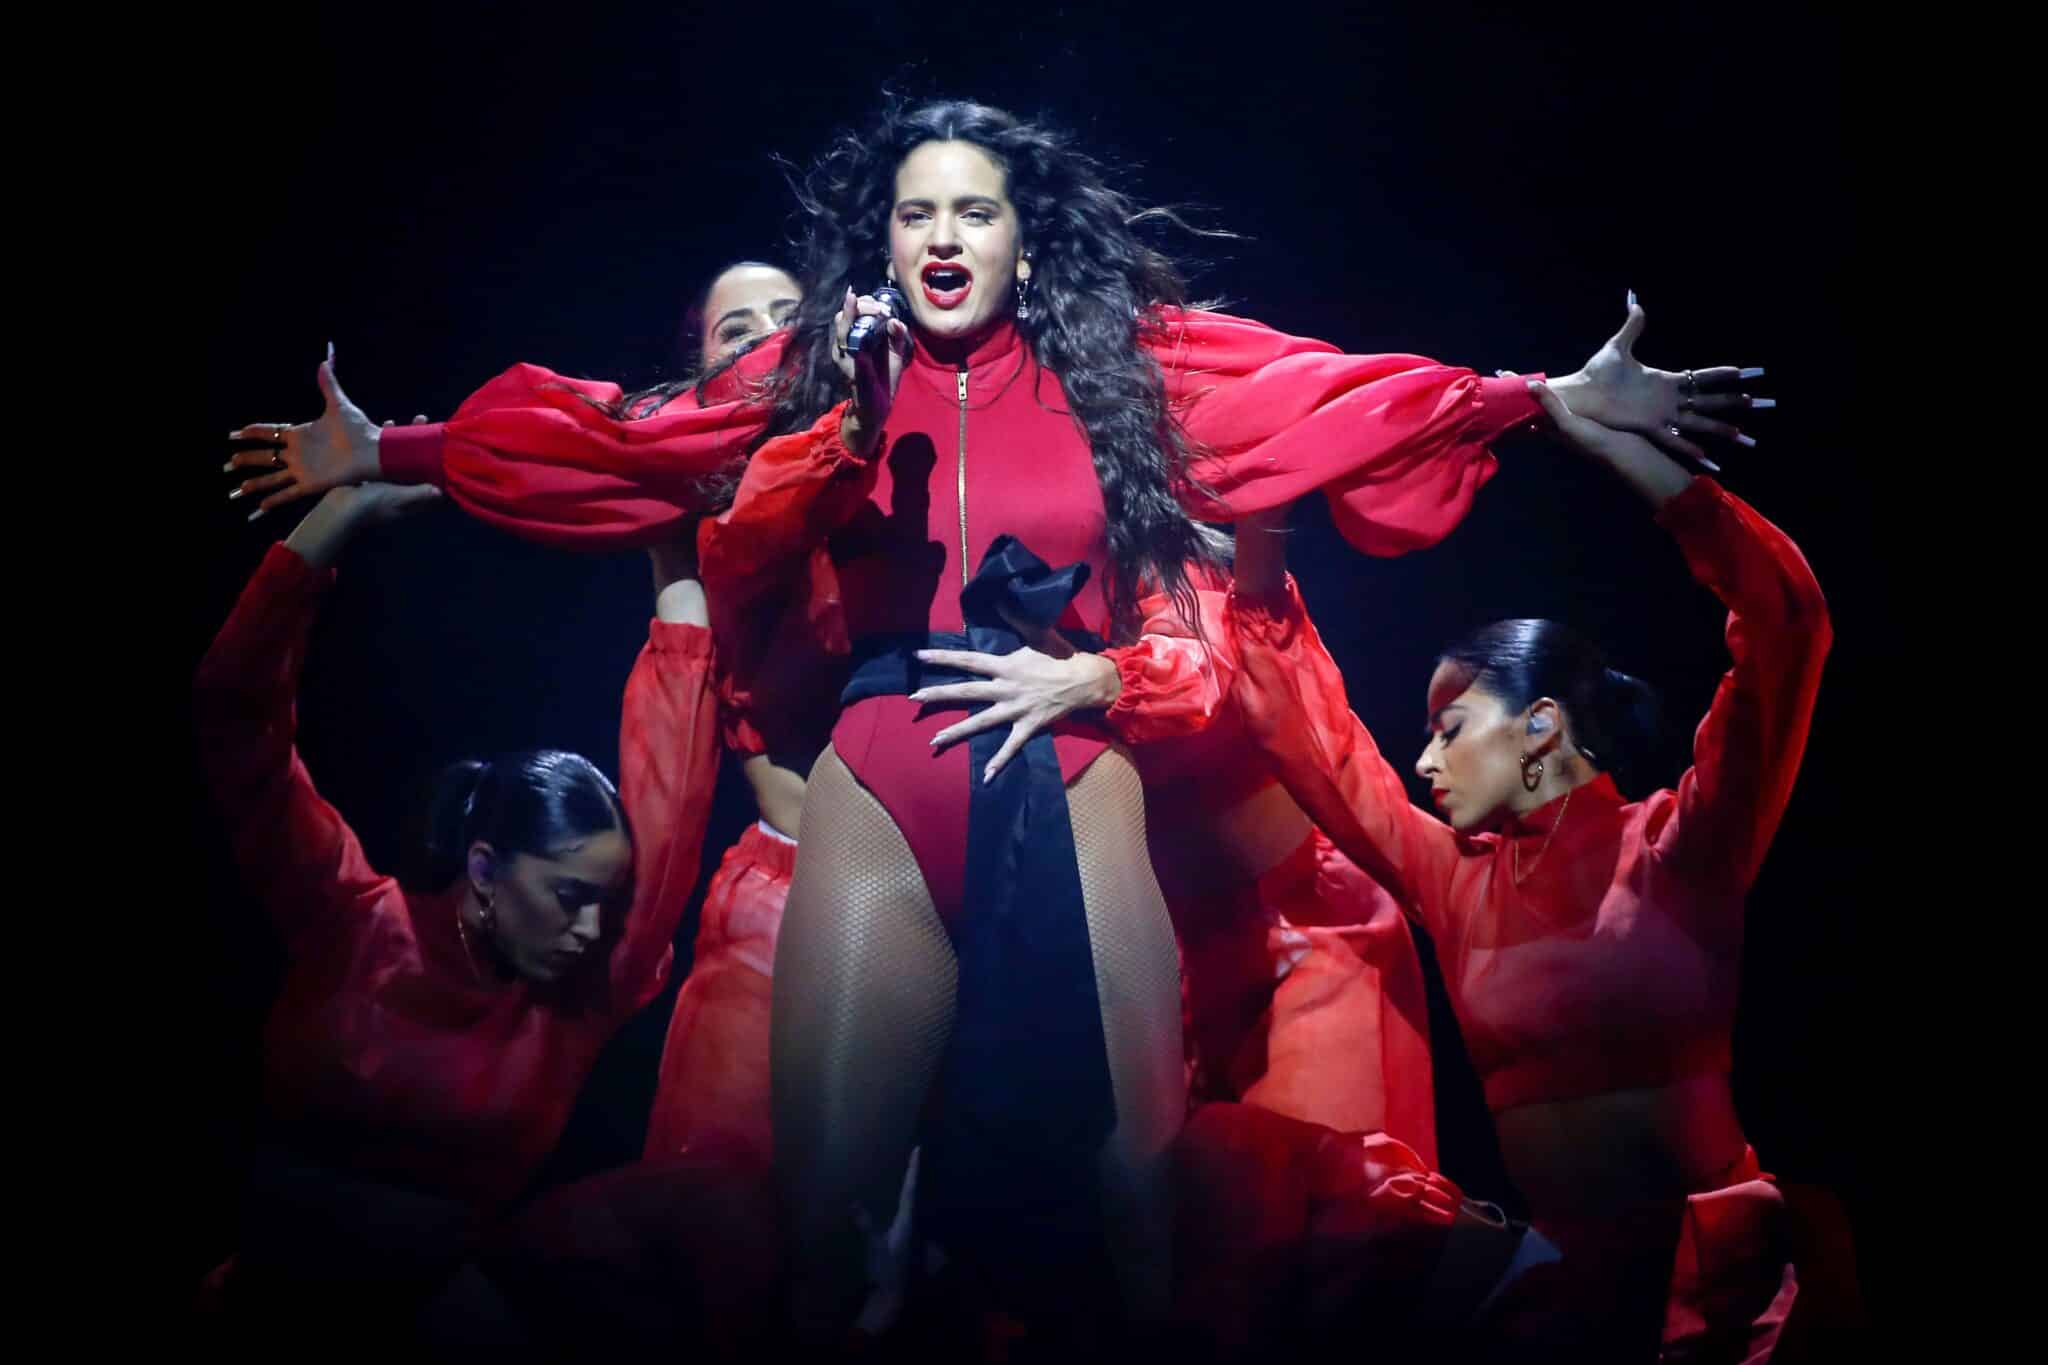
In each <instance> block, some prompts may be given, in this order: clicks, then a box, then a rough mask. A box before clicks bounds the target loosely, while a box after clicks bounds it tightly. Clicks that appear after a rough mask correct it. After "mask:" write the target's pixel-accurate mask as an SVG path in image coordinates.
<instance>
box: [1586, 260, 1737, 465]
mask: <svg viewBox="0 0 2048 1365" xmlns="http://www.w3.org/2000/svg"><path fill="white" fill-rule="evenodd" d="M1645 321H1646V318H1645V315H1644V313H1643V307H1642V305H1641V304H1640V303H1637V302H1636V296H1635V292H1634V291H1633V290H1631V291H1630V292H1629V296H1628V318H1627V320H1626V321H1624V322H1623V323H1622V325H1621V330H1619V331H1618V332H1616V333H1615V334H1614V335H1613V336H1611V337H1609V338H1608V339H1607V341H1606V342H1605V344H1603V345H1602V346H1601V347H1600V349H1599V350H1597V351H1595V352H1594V353H1593V357H1592V359H1590V360H1588V361H1587V362H1586V363H1585V364H1584V365H1583V366H1581V367H1580V369H1579V371H1578V372H1577V373H1576V374H1570V375H1566V376H1564V377H1562V378H1558V379H1553V380H1551V381H1550V384H1551V387H1552V388H1554V389H1556V390H1557V392H1558V394H1559V395H1560V396H1561V397H1562V398H1564V400H1565V402H1566V403H1567V405H1569V406H1570V408H1571V410H1572V411H1573V412H1574V413H1576V414H1577V415H1579V416H1580V417H1584V418H1588V419H1590V420H1591V421H1594V422H1598V423H1599V424H1600V425H1602V426H1606V427H1613V428H1615V429H1617V430H1620V431H1633V432H1636V433H1638V434H1640V435H1643V436H1647V437H1648V438H1649V439H1650V440H1651V441H1653V442H1655V443H1656V444H1657V445H1658V446H1659V447H1661V448H1662V449H1664V450H1667V451H1670V452H1672V453H1673V454H1677V455H1682V456H1684V457H1685V458H1687V459H1689V460H1694V461H1697V462H1699V463H1701V464H1703V465H1705V466H1706V467H1707V468H1709V469H1713V468H1717V466H1715V465H1714V463H1713V462H1712V461H1711V460H1709V459H1707V456H1706V452H1705V451H1704V450H1702V449H1701V448H1700V446H1699V445H1698V443H1697V441H1696V440H1695V439H1694V438H1704V437H1715V438H1719V439H1723V440H1729V441H1734V442H1736V443H1737V444H1740V445H1745V446H1754V445H1755V444H1756V442H1755V441H1754V440H1753V439H1751V438H1750V437H1749V436H1747V435H1745V434H1744V433H1743V431H1742V429H1741V427H1739V426H1737V425H1735V423H1734V422H1732V421H1729V420H1725V419H1728V418H1734V417H1739V416H1741V415H1742V414H1744V413H1747V412H1752V411H1756V410H1758V409H1763V408H1771V407H1775V406H1776V405H1777V404H1776V400H1774V399H1770V398H1752V397H1751V396H1750V395H1748V394H1746V393H1742V392H1739V389H1740V386H1741V385H1742V384H1743V383H1744V382H1745V381H1747V380H1751V379H1760V378H1762V377H1763V369H1762V368H1761V367H1752V368H1747V369H1740V368H1737V367H1735V366H1733V365H1717V366H1714V367H1712V368H1710V369H1703V370H1678V371H1673V370H1659V369H1654V368H1652V367H1650V366H1648V365H1645V364H1643V363H1642V362H1641V361H1639V360H1637V359H1636V356H1635V347H1636V343H1637V342H1638V341H1639V340H1641V339H1642V335H1643V327H1644V324H1645Z"/></svg>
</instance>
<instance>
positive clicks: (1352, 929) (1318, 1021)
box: [1120, 576, 1436, 1166]
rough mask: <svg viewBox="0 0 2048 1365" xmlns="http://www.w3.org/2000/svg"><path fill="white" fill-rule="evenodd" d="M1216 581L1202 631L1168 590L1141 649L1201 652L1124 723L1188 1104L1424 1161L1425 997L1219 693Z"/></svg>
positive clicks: (1429, 1108)
mask: <svg viewBox="0 0 2048 1365" xmlns="http://www.w3.org/2000/svg"><path fill="white" fill-rule="evenodd" d="M1225 586H1226V583H1225V580H1224V579H1222V578H1221V577H1216V576H1209V577H1207V578H1205V580H1204V581H1203V582H1202V584H1201V586H1200V587H1199V588H1198V590H1197V594H1196V597H1197V603H1198V606H1199V616H1198V618H1197V620H1198V625H1199V629H1198V630H1189V629H1188V627H1187V625H1186V624H1185V623H1184V622H1183V621H1182V619H1181V616H1180V613H1179V610H1178V608H1177V607H1176V606H1175V604H1174V603H1173V602H1172V600H1171V599H1169V598H1167V597H1165V596H1163V595H1162V596H1154V597H1151V598H1148V599H1147V600H1146V602H1145V604H1144V611H1145V623H1144V630H1145V632H1146V640H1147V642H1148V644H1149V643H1150V642H1152V641H1155V640H1156V641H1160V642H1163V643H1164V644H1165V647H1168V648H1171V647H1173V646H1172V644H1171V641H1172V640H1173V638H1174V637H1176V636H1184V637H1185V638H1186V640H1187V641H1188V643H1189V644H1191V645H1196V646H1197V647H1198V648H1200V649H1201V654H1200V656H1199V660H1200V666H1199V668H1198V669H1195V670H1189V669H1188V668H1186V667H1185V666H1183V665H1182V664H1181V662H1180V661H1179V660H1172V661H1170V662H1169V663H1168V665H1167V671H1169V672H1170V673H1171V675H1172V676H1173V677H1175V678H1176V679H1177V680H1179V682H1180V685H1179V686H1177V687H1175V688H1174V689H1172V690H1171V691H1162V692H1161V694H1160V695H1159V696H1158V697H1157V698H1156V699H1155V701H1154V702H1153V704H1152V705H1151V706H1149V707H1148V708H1146V710H1145V711H1144V712H1143V713H1139V714H1134V715H1132V716H1131V717H1130V718H1129V719H1127V720H1126V721H1125V722H1124V724H1123V725H1122V726H1121V727H1120V729H1121V734H1122V738H1124V739H1125V740H1126V741H1128V742H1130V744H1131V745H1132V748H1131V757H1132V760H1133V761H1134V762H1135V763H1136V764H1137V766H1138V772H1139V774H1140V775H1141V776H1142V777H1143V778H1144V780H1145V831H1146V837H1147V840H1148V842H1149V844H1150V848H1151V855H1152V866H1153V868H1154V869H1155V870H1156V871H1157V873H1158V876H1159V885H1160V890H1161V891H1162V892H1163V893H1164V895H1165V897H1166V904H1167V908H1168V910H1169V911H1170V912H1171V914H1172V916H1173V922H1174V928H1175V930H1176V931H1177V932H1178V934H1179V936H1180V941H1181V954H1182V965H1183V970H1184V973H1185V978H1186V993H1187V1006H1186V1027H1187V1028H1188V1030H1189V1038H1188V1050H1189V1053H1190V1055H1191V1060H1192V1062H1193V1064H1194V1088H1193V1090H1192V1093H1191V1099H1192V1100H1194V1101H1196V1102H1200V1101H1205V1100H1242V1101H1243V1102H1245V1103H1247V1104H1252V1105H1257V1106H1258V1107H1260V1108H1263V1109H1268V1110H1271V1111H1272V1112H1274V1113H1279V1114H1286V1115H1288V1116H1290V1117H1292V1118H1297V1119H1301V1120H1304V1121H1306V1122H1310V1123H1317V1124H1321V1125H1323V1126H1325V1127H1328V1128H1333V1129H1336V1130H1338V1131H1339V1132H1360V1133H1362V1132H1383V1133H1386V1134H1388V1135H1389V1136H1392V1137H1394V1138H1396V1139H1398V1140H1399V1141H1401V1142H1403V1143H1405V1144H1407V1145H1408V1146H1409V1147H1410V1148H1412V1149H1413V1150H1414V1151H1415V1152H1416V1153H1418V1154H1419V1155H1420V1157H1421V1159H1422V1160H1423V1161H1424V1162H1425V1163H1427V1164H1428V1165H1430V1166H1434V1165H1435V1164H1436V1096H1435V1087H1434V1084H1433V1082H1432V1078H1431V1073H1430V1056H1429V1018H1428V1002H1427V1000H1426V998H1425V995H1424V989H1423V981H1422V966H1421V963H1420V961H1419V960H1418V958H1417V956H1416V951H1415V940H1414V938H1413V936H1412V935H1411V934H1410V933H1409V930H1408V921H1407V919H1406V917H1405V916H1404V915H1403V914H1402V913H1401V910H1400V907H1399V906H1397V905H1396V904H1395V903H1394V901H1393V898H1392V897H1390V896H1388V895H1387V894H1386V892H1385V891H1384V890H1382V889H1381V888H1380V887H1379V885H1378V884H1377V883H1375V882H1374V881H1373V880H1372V878H1370V877H1368V876H1366V875H1365V874H1364V873H1363V872H1362V871H1360V870H1359V869H1358V867H1357V865H1356V864H1354V863H1353V862H1352V861H1351V860H1350V859H1349V858H1346V857H1345V856H1344V855H1343V854H1341V853H1339V852H1338V851H1337V850H1336V849H1335V848H1334V847H1333V846H1332V845H1331V844H1330V841H1329V839H1328V838H1327V837H1326V836H1324V835H1323V833H1322V832H1321V831H1320V830H1318V829H1316V828H1315V826H1314V825H1312V824H1310V823H1309V819H1308V817H1307V816H1306V815H1304V814H1302V811H1301V807H1299V806H1297V805H1296V804H1295V803H1294V800H1293V798H1291V797H1290V796H1288V794H1287V791H1286V789H1285V788H1284V787H1282V786H1281V785H1280V784H1279V782H1278V781H1276V780H1275V779H1274V777H1273V774H1272V771H1271V769H1270V768H1269V767H1268V765H1267V763H1266V759H1265V755H1264V754H1263V753H1261V752H1260V751H1259V750H1258V748H1257V747H1256V746H1255V745H1253V744H1252V743H1251V742H1250V740H1249V739H1248V738H1247V736H1246V735H1245V733H1244V725H1243V721H1242V720H1241V719H1240V718H1239V716H1238V715H1237V712H1236V709H1235V706H1234V704H1232V703H1231V702H1230V700H1229V697H1230V691H1231V685H1232V682H1233V680H1234V678H1235V676H1236V670H1237V651H1236V649H1235V647H1234V645H1233V644H1232V642H1231V639H1230V633H1229V630H1228V626H1227V622H1226V620H1225V618H1224V606H1225V603H1226V601H1227V600H1228V597H1227V593H1226V591H1225Z"/></svg>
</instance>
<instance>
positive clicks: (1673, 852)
mask: <svg viewBox="0 0 2048 1365" xmlns="http://www.w3.org/2000/svg"><path fill="white" fill-rule="evenodd" d="M1535 391H1536V393H1537V396H1538V397H1539V398H1540V399H1541V400H1542V401H1543V402H1544V405H1545V406H1546V407H1547V408H1549V409H1550V410H1551V412H1552V415H1553V417H1554V418H1555V420H1556V421H1557V424H1558V428H1559V430H1560V432H1562V433H1563V434H1565V436H1566V437H1567V439H1569V440H1570V441H1571V442H1572V444H1573V445H1574V446H1576V447H1577V448H1578V449H1580V450H1581V451H1583V452H1584V453H1585V454H1586V455H1587V456H1588V457H1590V458H1592V459H1593V460H1595V461H1596V462H1598V463H1601V464H1603V465H1605V466H1606V467H1608V468H1609V469H1611V470H1612V471H1613V472H1614V473H1615V475H1616V476H1617V477H1618V478H1620V479H1621V480H1622V481H1623V482H1625V483H1627V484H1628V485H1629V486H1630V487H1631V488H1633V489H1635V490H1636V492H1637V493H1639V494H1640V495H1641V496H1642V497H1643V499H1644V501H1645V502H1647V503H1648V504H1649V505H1650V506H1651V507H1652V508H1653V509H1654V510H1655V512H1656V516H1657V522H1658V524H1659V525H1661V526H1663V527H1664V529H1665V530H1667V531H1669V532H1670V533H1671V537H1672V539H1673V540H1675V541H1677V542H1678V548H1679V549H1680V551H1681V552H1683V553H1684V555H1685V560H1686V564H1687V566H1688V567H1689V568H1690V569H1691V570H1692V574H1693V577H1694V578H1695V579H1697V580H1698V581H1699V582H1700V583H1701V585H1703V586H1704V587H1706V588H1707V589H1708V590H1709V591H1711V592H1712V593H1713V594H1714V595H1715V596H1716V597H1719V598H1720V599H1721V601H1722V602H1723V603H1725V604H1726V605H1727V607H1728V626H1727V640H1728V652H1729V654H1730V655H1731V656H1733V659H1734V666H1733V667H1732V668H1730V669H1729V670H1728V672H1727V674H1726V675H1724V676H1723V677H1722V679H1721V685H1720V687H1719V688H1718V689H1717V690H1716V692H1715V694H1714V701H1713V704H1712V705H1711V706H1710V707H1709V708H1708V710H1707V715H1706V719H1705V720H1703V721H1701V722H1700V726H1699V729H1698V731H1697V732H1696V733H1695V735H1694V737H1693V766H1692V767H1691V768H1690V769H1689V770H1687V772H1686V773H1685V775H1684V777H1682V778H1681V779H1680V780H1679V784H1678V792H1677V798H1676V802H1675V810H1674V813H1673V815H1672V818H1670V819H1669V820H1667V821H1666V822H1664V824H1663V827H1662V828H1661V830H1658V831H1657V833H1656V840H1657V847H1658V849H1659V851H1660V852H1661V853H1663V854H1664V856H1666V857H1667V858H1669V859H1671V860H1672V861H1673V862H1674V864H1675V865H1678V866H1681V867H1683V868H1684V869H1685V870H1686V871H1687V873H1688V875H1691V876H1694V877H1698V878H1701V879H1705V880H1708V881H1710V882H1714V883H1719V884H1725V885H1727V886H1729V887H1731V888H1732V889H1735V890H1745V889H1747V888H1748V886H1749V885H1750V883H1751V882H1753V881H1754V880H1755V879H1756V874H1757V870H1758V868H1759V867H1760V866H1761V865H1762V863H1763V857H1764V853H1765V851H1766V850H1767V849H1768V848H1769V847H1770V842H1771V837H1772V836H1773V835H1774V834H1775V833H1776V832H1777V828H1778V821H1779V820H1780V819H1781V818H1782V817H1783V815H1784V813H1785V804H1786V802H1787V801H1789V800H1790V799H1791V795H1792V784H1793V780H1794V779H1795V778H1796V777H1797V776H1798V773H1799V762H1800V759H1801V757H1802V756H1803V754H1804V753H1805V750H1806V735H1807V729H1808V727H1809V725H1810V724H1811V722H1812V719H1813V707H1814V701H1815V698H1816V696H1817V694H1818V692H1819V688H1820V674H1821V665H1822V664H1823V662H1824V661H1825V660H1826V658H1827V653H1828V648H1829V646H1830V644H1831V643H1832V642H1833V639H1834V631H1833V628H1832V626H1831V625H1830V624H1829V620H1828V609H1827V601H1826V599H1825V598H1824V597H1823V596H1822V595H1821V590H1820V584H1819V583H1818V582H1817V581H1815V579H1814V576H1813V570H1812V569H1811V568H1809V567H1808V565H1807V563H1806V558H1805V556H1804V555H1802V554H1800V552H1799V547H1798V546H1796V545H1794V544H1793V543H1792V541H1791V539H1790V538H1789V537H1787V536H1786V535H1785V533H1784V532H1783V531H1780V530H1779V529H1778V528H1777V527H1775V526H1773V525H1772V524H1771V523H1770V522H1768V521H1766V520H1765V519H1764V518H1763V517H1762V516H1760V515H1758V514H1757V512H1756V510H1755V509H1754V508H1752V507H1750V506H1749V504H1747V503H1745V502H1743V501H1742V500H1741V499H1740V498H1738V497H1736V496H1735V495H1734V494H1732V493H1730V492H1728V491H1727V490H1726V489H1724V488H1722V487H1721V485H1720V484H1718V483H1716V482H1715V481H1714V480H1712V479H1709V478H1694V477H1692V476H1691V475H1688V474H1687V473H1686V472H1685V471H1684V470H1683V469H1681V468H1679V467H1678V465H1677V464H1676V463H1674V462H1673V461H1672V460H1671V459H1670V458H1669V457H1667V456H1666V455H1664V454H1663V453H1662V452H1660V451H1658V450H1657V449H1655V448H1654V447H1652V446H1650V445H1649V443H1647V442H1645V441H1644V440H1642V439H1641V438H1640V437H1636V436H1633V435H1629V434H1625V433H1617V432H1612V431H1608V430H1606V429H1605V428H1603V427H1600V426H1598V425H1597V424H1594V423H1591V422H1587V421H1585V420H1584V419H1582V418H1580V417H1578V416H1577V415H1576V413H1574V412H1573V411H1571V410H1569V409H1568V408H1567V407H1566V406H1565V405H1564V404H1563V403H1562V402H1561V401H1560V399H1559V398H1558V396H1557V395H1556V394H1554V393H1552V392H1550V391H1549V390H1547V389H1546V388H1545V387H1544V386H1542V385H1536V386H1535Z"/></svg>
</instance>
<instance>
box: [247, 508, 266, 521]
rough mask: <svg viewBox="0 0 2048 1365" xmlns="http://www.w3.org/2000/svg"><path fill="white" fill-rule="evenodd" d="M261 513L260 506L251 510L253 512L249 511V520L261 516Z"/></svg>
mask: <svg viewBox="0 0 2048 1365" xmlns="http://www.w3.org/2000/svg"><path fill="white" fill-rule="evenodd" d="M262 515H263V509H262V508H261V507H259V508H257V509H256V510H255V511H253V512H251V513H250V514H249V520H251V521H254V520H256V518H258V517H260V516H262Z"/></svg>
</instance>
